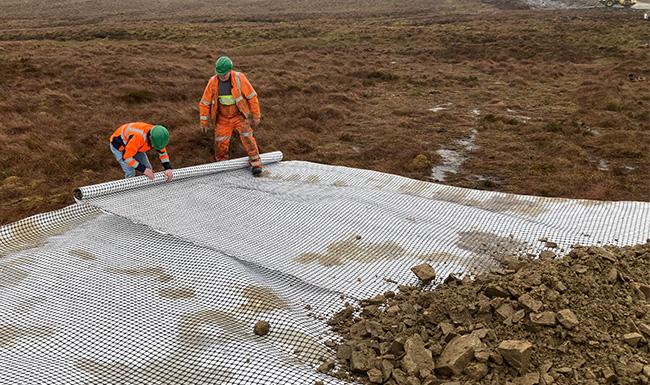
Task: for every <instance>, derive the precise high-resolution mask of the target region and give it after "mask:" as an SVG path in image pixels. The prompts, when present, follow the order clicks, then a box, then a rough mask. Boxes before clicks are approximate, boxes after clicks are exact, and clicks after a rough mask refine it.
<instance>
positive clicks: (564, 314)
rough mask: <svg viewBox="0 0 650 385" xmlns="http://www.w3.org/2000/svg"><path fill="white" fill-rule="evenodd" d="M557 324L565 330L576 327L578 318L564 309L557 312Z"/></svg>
mask: <svg viewBox="0 0 650 385" xmlns="http://www.w3.org/2000/svg"><path fill="white" fill-rule="evenodd" d="M557 320H558V322H559V323H560V324H561V325H562V326H564V327H565V328H567V329H573V328H574V327H576V326H578V317H576V315H575V314H574V313H573V312H572V311H571V310H570V309H564V310H560V311H559V312H557Z"/></svg>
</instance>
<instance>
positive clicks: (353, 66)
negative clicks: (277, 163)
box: [0, 0, 650, 224]
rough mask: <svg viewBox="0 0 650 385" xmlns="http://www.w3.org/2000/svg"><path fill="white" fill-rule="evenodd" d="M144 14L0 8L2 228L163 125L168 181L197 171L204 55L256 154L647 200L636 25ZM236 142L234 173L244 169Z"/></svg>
mask: <svg viewBox="0 0 650 385" xmlns="http://www.w3.org/2000/svg"><path fill="white" fill-rule="evenodd" d="M102 4H110V5H102ZM159 4H160V3H159V2H155V3H154V2H147V1H144V2H126V1H121V2H111V3H101V4H98V3H97V2H77V1H62V2H41V1H35V0H34V1H26V2H3V3H2V4H1V5H0V15H1V16H0V21H1V22H0V149H1V151H0V165H1V166H0V200H1V201H2V202H3V203H2V206H0V224H2V223H8V222H11V221H14V220H17V219H19V218H22V217H25V216H27V215H31V214H35V213H38V212H43V211H46V210H51V209H56V208H60V207H62V206H64V205H66V204H69V203H71V202H72V191H73V189H74V188H75V187H77V186H82V185H87V184H92V183H99V182H103V181H108V180H111V179H116V178H120V177H121V172H120V170H119V167H118V165H117V163H116V162H115V160H114V159H113V158H112V154H111V153H110V151H109V150H108V139H107V138H108V136H109V135H110V133H111V132H112V131H113V130H114V129H115V128H116V127H117V126H119V125H120V124H123V123H125V122H129V121H138V120H142V121H149V122H152V123H160V124H164V125H167V126H168V127H169V128H170V129H171V133H172V140H171V144H170V152H171V157H172V163H173V164H174V166H175V167H182V166H189V165H194V164H199V163H205V162H209V161H211V160H212V158H211V153H212V148H211V147H212V137H211V135H202V134H200V132H199V130H198V111H197V107H196V106H197V103H198V100H199V98H200V96H201V93H202V90H203V88H204V86H205V83H206V81H207V79H208V78H209V77H210V76H211V75H212V63H213V61H214V59H215V58H216V57H217V56H218V55H220V54H222V53H226V54H228V55H230V56H231V57H233V58H234V61H235V64H236V66H237V67H238V69H240V70H242V71H244V72H246V73H247V74H248V76H249V78H250V79H251V81H252V83H253V85H254V86H255V88H256V89H257V91H258V93H259V95H260V101H261V105H262V112H263V123H262V126H261V127H260V129H259V130H257V133H256V136H257V138H258V142H259V144H260V147H261V150H262V151H272V150H282V151H283V152H284V153H285V156H286V159H301V160H308V161H314V162H322V163H328V164H335V165H344V166H351V167H360V168H367V169H374V170H378V171H384V172H390V173H395V174H400V175H404V176H408V177H412V178H417V179H421V180H431V167H432V166H436V165H439V164H441V162H442V161H443V159H441V157H440V155H439V154H438V150H440V149H450V150H457V149H458V148H456V147H458V146H459V144H458V143H462V141H463V140H464V139H466V138H468V137H469V136H470V135H472V133H473V132H474V131H475V132H476V134H475V135H474V138H475V139H474V143H473V147H472V148H471V150H468V151H466V152H465V150H463V156H465V157H467V159H465V160H464V162H463V163H462V165H461V166H460V168H459V170H458V172H457V173H455V174H449V175H447V178H446V181H445V183H449V184H452V185H456V186H463V187H470V188H478V189H489V190H497V191H504V192H511V193H524V194H534V195H543V196H558V197H570V198H589V199H604V200H648V199H650V183H648V179H647V176H648V174H649V173H650V87H649V85H650V83H649V82H648V80H647V79H648V78H650V66H649V64H648V63H650V49H649V48H648V45H647V43H648V29H647V28H648V23H647V22H644V21H643V20H642V18H641V13H640V11H634V10H626V9H622V8H617V9H605V8H598V9H582V10H580V9H571V10H543V11H540V10H531V9H528V5H527V4H526V3H522V2H517V1H499V2H494V1H484V2H480V1H476V0H470V1H467V2H457V1H436V2H431V1H424V0H422V1H419V0H417V1H409V2H399V1H388V0H379V1H362V2H350V1H343V0H330V1H327V2H322V1H318V2H316V1H312V0H304V1H298V2H291V1H262V2H260V1H254V2H253V1H243V2H237V4H236V5H230V4H229V5H228V6H225V5H223V6H222V5H219V6H214V5H213V4H212V3H209V6H208V3H205V2H198V1H191V2H180V1H178V2H174V1H171V2H165V4H164V5H159ZM630 74H634V76H635V77H634V81H631V80H629V79H630V78H629V75H630ZM440 105H445V109H444V110H435V109H433V108H434V107H435V106H440ZM432 109H433V110H432ZM434 110H435V111H434ZM234 142H235V143H234V146H233V149H232V155H233V156H243V155H244V152H243V150H242V149H241V146H239V145H238V143H237V141H236V140H235V141H234ZM152 160H153V162H154V164H156V167H158V168H160V167H159V165H157V160H156V159H152Z"/></svg>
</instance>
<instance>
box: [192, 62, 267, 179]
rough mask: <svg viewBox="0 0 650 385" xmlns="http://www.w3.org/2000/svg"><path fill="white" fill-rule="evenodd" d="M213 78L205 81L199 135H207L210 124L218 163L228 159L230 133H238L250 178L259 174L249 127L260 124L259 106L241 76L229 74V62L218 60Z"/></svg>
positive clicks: (255, 151) (249, 85)
mask: <svg viewBox="0 0 650 385" xmlns="http://www.w3.org/2000/svg"><path fill="white" fill-rule="evenodd" d="M214 72H215V73H216V75H214V76H212V77H211V78H210V80H209V81H208V85H207V86H206V87H205V90H204V91H203V97H202V98H201V102H200V103H199V115H200V119H201V120H200V124H201V131H202V132H204V133H205V132H207V131H208V126H209V122H210V120H212V122H214V123H215V124H216V127H215V129H214V147H215V149H214V152H215V154H214V157H215V160H216V161H217V162H219V161H222V160H226V159H228V147H229V146H230V137H231V136H232V132H233V130H237V132H238V133H239V138H240V139H241V143H242V145H243V146H244V149H245V150H246V153H248V159H249V163H250V165H251V167H252V170H251V171H252V172H253V176H259V175H260V174H261V173H262V162H261V160H260V153H259V149H258V148H257V142H256V141H255V138H254V137H253V129H252V127H257V126H258V125H259V124H260V117H261V113H260V103H259V101H258V100H257V93H256V92H255V90H254V89H253V86H252V85H251V83H250V82H249V81H248V79H247V78H246V75H244V74H243V73H241V72H236V71H233V70H232V60H230V58H228V57H227V56H221V57H220V58H219V59H217V61H216V63H215V65H214Z"/></svg>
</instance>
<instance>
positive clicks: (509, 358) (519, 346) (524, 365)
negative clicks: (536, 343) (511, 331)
mask: <svg viewBox="0 0 650 385" xmlns="http://www.w3.org/2000/svg"><path fill="white" fill-rule="evenodd" d="M498 349H499V353H501V356H503V358H504V359H505V360H506V362H508V363H509V364H510V365H511V366H512V367H513V368H515V369H517V371H519V373H521V374H524V373H526V371H527V370H528V365H529V364H530V355H531V353H532V350H533V345H532V344H531V343H530V342H528V341H520V340H508V341H503V342H501V343H500V344H499V347H498Z"/></svg>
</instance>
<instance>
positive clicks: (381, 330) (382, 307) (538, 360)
mask: <svg viewBox="0 0 650 385" xmlns="http://www.w3.org/2000/svg"><path fill="white" fill-rule="evenodd" d="M413 270H414V273H416V274H417V275H418V276H419V277H421V279H422V280H423V282H426V281H430V280H432V279H433V278H434V276H435V272H434V271H433V269H431V268H430V267H429V266H420V267H416V268H414V269H413ZM329 324H330V325H331V326H332V328H333V329H334V330H335V331H336V332H337V333H338V334H340V336H341V337H342V341H338V342H336V344H334V343H331V345H332V346H333V347H334V348H335V349H336V360H328V361H325V362H323V363H322V364H321V365H320V367H319V370H320V371H322V372H324V373H329V374H331V375H333V376H336V377H338V378H341V379H346V380H350V381H355V382H361V383H372V384H394V385H430V384H448V385H452V384H455V385H460V384H521V385H535V384H600V383H620V384H637V383H638V384H648V383H650V353H649V351H650V348H649V346H648V339H650V241H649V242H648V243H646V244H643V245H638V246H633V247H610V246H606V247H576V248H574V249H573V250H572V251H571V252H570V253H569V254H568V255H566V256H564V257H562V258H556V256H555V254H554V253H552V252H550V251H545V252H543V253H542V254H541V255H540V256H539V258H537V259H520V258H515V257H505V258H502V260H501V261H500V266H499V267H498V268H493V269H492V270H491V271H490V272H488V273H484V274H481V275H479V276H477V277H475V279H469V278H465V279H462V280H460V279H457V278H455V277H454V276H450V277H447V278H446V279H445V282H444V283H441V284H440V285H438V286H437V287H436V288H435V289H433V290H424V289H422V288H417V287H406V286H400V288H399V291H398V292H386V293H383V294H379V295H376V296H375V297H372V298H368V299H366V300H363V301H361V303H360V304H357V305H350V304H348V305H347V306H346V307H345V308H344V309H343V310H341V311H340V312H339V313H337V314H336V315H335V316H334V317H333V318H332V319H331V320H330V321H329Z"/></svg>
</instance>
